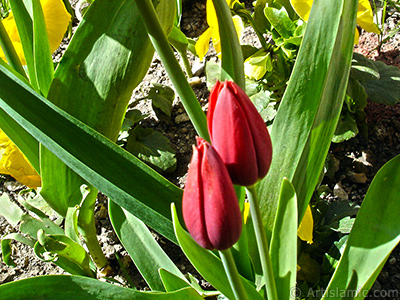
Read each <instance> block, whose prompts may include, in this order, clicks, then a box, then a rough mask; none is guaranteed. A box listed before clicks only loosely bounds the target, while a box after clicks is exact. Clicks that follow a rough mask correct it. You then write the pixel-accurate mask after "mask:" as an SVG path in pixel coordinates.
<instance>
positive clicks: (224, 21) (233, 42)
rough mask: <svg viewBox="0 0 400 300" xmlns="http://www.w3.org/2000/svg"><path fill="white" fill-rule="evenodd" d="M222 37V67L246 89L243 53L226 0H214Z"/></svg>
mask: <svg viewBox="0 0 400 300" xmlns="http://www.w3.org/2000/svg"><path fill="white" fill-rule="evenodd" d="M213 3H214V7H215V11H216V13H217V18H218V27H219V35H220V38H221V51H222V69H223V70H224V71H225V72H227V73H228V74H229V76H230V77H231V78H232V79H233V80H234V81H235V82H236V83H237V84H238V85H239V86H240V87H241V88H242V89H243V90H244V89H245V87H246V82H245V78H244V64H243V53H242V48H241V46H240V43H239V38H238V36H237V33H236V29H235V25H234V24H233V21H232V14H231V10H230V9H229V6H228V4H227V3H226V0H213Z"/></svg>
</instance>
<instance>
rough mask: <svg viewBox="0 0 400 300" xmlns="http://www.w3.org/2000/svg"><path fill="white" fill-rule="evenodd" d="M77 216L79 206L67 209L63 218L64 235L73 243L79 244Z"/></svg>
mask: <svg viewBox="0 0 400 300" xmlns="http://www.w3.org/2000/svg"><path fill="white" fill-rule="evenodd" d="M78 214H79V206H75V207H68V210H67V215H66V217H65V235H66V236H67V237H69V238H70V239H71V240H73V241H74V242H76V243H78V244H80V243H81V242H80V239H79V231H78Z"/></svg>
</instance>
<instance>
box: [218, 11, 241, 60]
mask: <svg viewBox="0 0 400 300" xmlns="http://www.w3.org/2000/svg"><path fill="white" fill-rule="evenodd" d="M232 21H233V25H234V26H235V29H236V33H237V36H238V39H239V41H240V40H241V39H242V36H243V30H244V26H243V21H242V18H241V17H239V16H233V17H232ZM211 37H212V42H213V46H214V49H215V51H216V52H217V56H218V57H220V55H221V38H220V35H219V30H218V28H215V27H214V29H213V32H212V35H211ZM220 58H221V57H220Z"/></svg>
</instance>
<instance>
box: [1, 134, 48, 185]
mask: <svg viewBox="0 0 400 300" xmlns="http://www.w3.org/2000/svg"><path fill="white" fill-rule="evenodd" d="M0 174H7V175H11V176H12V177H14V178H15V179H16V180H18V181H19V182H21V183H22V184H24V185H26V186H28V187H30V188H37V187H39V186H41V179H40V176H39V174H38V173H37V172H36V171H35V169H34V168H33V167H32V166H31V165H30V164H29V162H28V160H27V159H26V157H25V155H23V154H22V152H21V151H19V149H18V148H17V146H15V144H14V143H13V142H12V141H11V140H10V139H9V138H8V137H7V136H6V134H5V133H4V132H3V131H2V130H0Z"/></svg>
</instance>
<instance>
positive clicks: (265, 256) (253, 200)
mask: <svg viewBox="0 0 400 300" xmlns="http://www.w3.org/2000/svg"><path fill="white" fill-rule="evenodd" d="M246 190H247V197H248V199H249V203H250V213H251V217H252V220H253V226H254V232H255V235H256V239H257V247H258V252H259V253H260V260H261V268H262V270H263V275H264V282H265V287H266V289H267V295H268V300H278V294H277V291H276V285H275V277H274V273H273V270H272V263H271V257H270V255H269V250H268V241H267V236H266V235H265V231H264V226H263V223H262V218H261V213H260V208H259V206H258V201H257V195H256V191H255V188H254V186H248V187H246Z"/></svg>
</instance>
